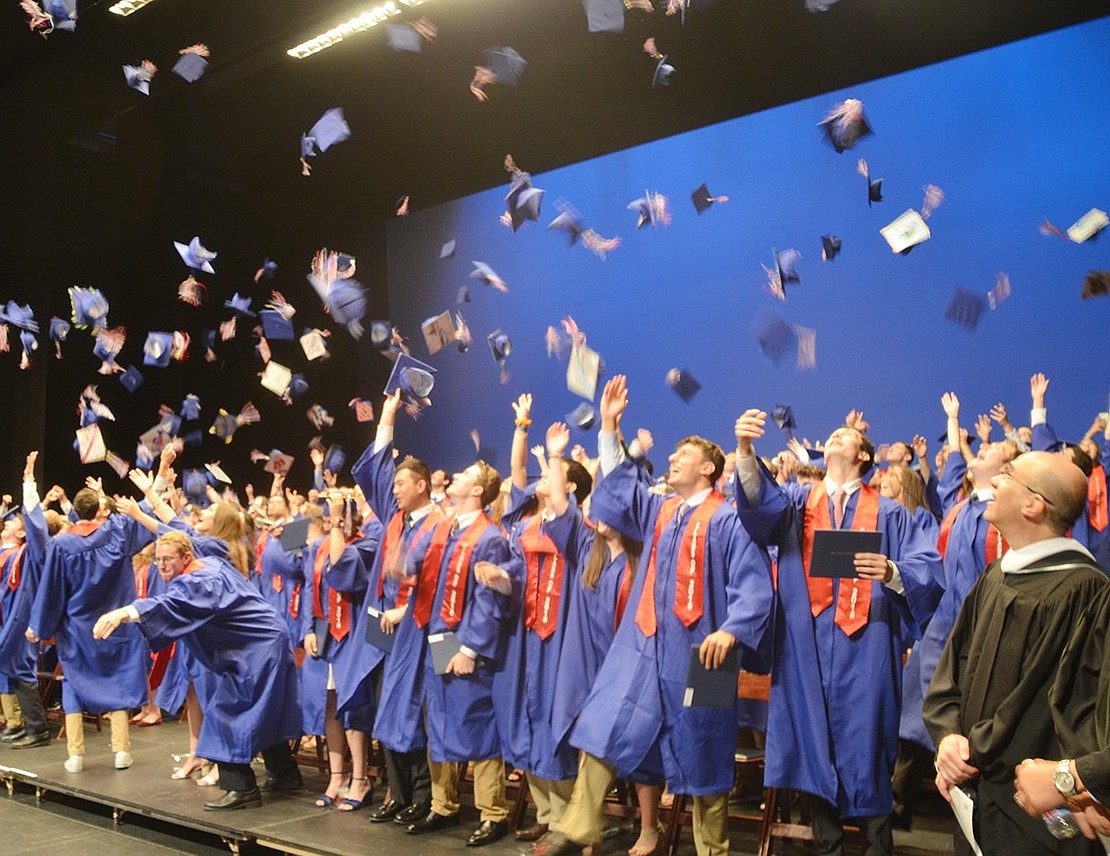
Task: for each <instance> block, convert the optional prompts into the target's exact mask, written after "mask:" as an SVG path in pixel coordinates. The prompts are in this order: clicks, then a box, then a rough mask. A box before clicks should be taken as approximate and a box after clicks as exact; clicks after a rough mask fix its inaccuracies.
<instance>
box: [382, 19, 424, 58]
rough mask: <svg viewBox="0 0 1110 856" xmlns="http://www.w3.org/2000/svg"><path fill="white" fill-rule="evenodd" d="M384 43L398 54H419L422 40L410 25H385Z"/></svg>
mask: <svg viewBox="0 0 1110 856" xmlns="http://www.w3.org/2000/svg"><path fill="white" fill-rule="evenodd" d="M385 41H386V44H388V45H389V48H390V50H393V51H397V52H398V53H420V51H421V49H422V48H423V39H422V38H421V37H420V33H418V32H416V29H415V28H414V27H413V26H412V24H386V25H385Z"/></svg>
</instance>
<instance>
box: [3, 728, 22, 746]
mask: <svg viewBox="0 0 1110 856" xmlns="http://www.w3.org/2000/svg"><path fill="white" fill-rule="evenodd" d="M26 733H27V732H26V731H24V730H23V726H22V725H21V726H19V728H13V727H12V726H10V725H9V726H7V727H6V728H5V729H4V730H3V731H0V743H11V742H12V741H13V740H16V739H18V738H20V737H22V736H23V735H24V734H26Z"/></svg>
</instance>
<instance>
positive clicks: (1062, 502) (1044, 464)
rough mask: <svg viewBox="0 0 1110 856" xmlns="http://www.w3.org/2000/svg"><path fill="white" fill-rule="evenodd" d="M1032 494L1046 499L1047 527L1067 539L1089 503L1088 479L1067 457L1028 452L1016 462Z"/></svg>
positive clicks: (1015, 464)
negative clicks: (1069, 531) (1066, 535)
mask: <svg viewBox="0 0 1110 856" xmlns="http://www.w3.org/2000/svg"><path fill="white" fill-rule="evenodd" d="M1019 466H1021V473H1022V475H1026V474H1027V475H1028V478H1027V479H1026V483H1027V484H1028V485H1029V488H1030V489H1031V490H1034V491H1036V492H1037V493H1039V494H1041V495H1042V496H1043V497H1044V498H1045V504H1046V512H1045V523H1046V524H1047V525H1048V526H1050V527H1051V528H1052V529H1053V530H1054V531H1056V532H1057V533H1059V534H1060V535H1063V534H1064V533H1065V532H1067V531H1068V530H1069V529H1071V527H1072V526H1073V525H1074V524H1075V521H1076V520H1077V519H1078V517H1079V515H1080V514H1081V513H1082V512H1083V506H1084V505H1086V503H1087V477H1086V476H1085V475H1083V471H1082V470H1081V469H1079V467H1077V466H1076V465H1075V464H1073V463H1072V462H1071V461H1070V460H1068V458H1067V457H1065V456H1064V455H1056V454H1051V453H1049V452H1026V453H1025V454H1024V455H1022V456H1021V457H1020V458H1018V459H1017V460H1015V461H1014V468H1015V470H1017V469H1018V467H1019Z"/></svg>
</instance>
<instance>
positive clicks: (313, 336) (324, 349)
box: [298, 329, 328, 362]
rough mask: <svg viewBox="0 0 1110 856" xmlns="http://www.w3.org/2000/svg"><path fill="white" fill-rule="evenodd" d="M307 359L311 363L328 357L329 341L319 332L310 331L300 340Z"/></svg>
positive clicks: (306, 331)
mask: <svg viewBox="0 0 1110 856" xmlns="http://www.w3.org/2000/svg"><path fill="white" fill-rule="evenodd" d="M298 341H299V342H300V345H301V350H302V351H304V355H305V357H306V358H307V359H308V360H309V361H310V362H311V361H312V360H320V359H323V358H324V357H326V356H327V355H328V340H327V339H325V338H324V335H323V333H321V332H320V331H319V330H315V329H309V330H305V331H304V335H302V336H301V338H300V339H299V340H298Z"/></svg>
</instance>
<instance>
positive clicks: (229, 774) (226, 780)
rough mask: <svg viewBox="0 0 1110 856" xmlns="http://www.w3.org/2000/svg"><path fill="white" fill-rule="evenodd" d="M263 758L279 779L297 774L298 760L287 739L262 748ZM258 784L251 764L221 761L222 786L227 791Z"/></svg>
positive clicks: (248, 789) (246, 789) (271, 771)
mask: <svg viewBox="0 0 1110 856" xmlns="http://www.w3.org/2000/svg"><path fill="white" fill-rule="evenodd" d="M262 760H263V761H265V762H266V772H267V773H269V774H270V775H271V776H274V777H275V778H278V779H285V778H289V777H291V776H294V775H296V773H297V762H296V761H294V760H293V752H292V750H290V748H289V744H288V743H287V742H286V741H284V740H283V741H282V742H281V743H275V744H274V745H273V746H268V747H266V748H265V749H263V750H262ZM257 786H258V780H257V779H255V777H254V770H252V769H251V765H250V764H227V763H224V762H222V761H221V762H220V787H221V788H223V789H224V790H225V791H250V790H253V789H254V788H256V787H257Z"/></svg>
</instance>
